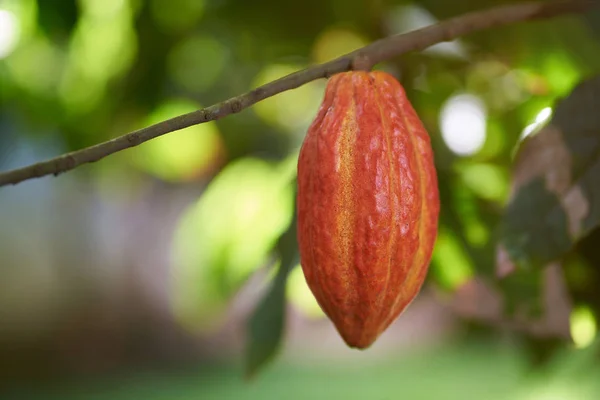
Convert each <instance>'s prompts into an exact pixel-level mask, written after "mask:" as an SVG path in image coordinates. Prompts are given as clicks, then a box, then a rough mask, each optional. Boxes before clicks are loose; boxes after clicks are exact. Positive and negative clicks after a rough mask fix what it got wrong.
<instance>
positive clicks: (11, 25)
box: [0, 9, 20, 60]
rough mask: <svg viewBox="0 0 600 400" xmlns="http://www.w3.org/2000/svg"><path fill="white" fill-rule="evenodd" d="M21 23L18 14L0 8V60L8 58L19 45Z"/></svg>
mask: <svg viewBox="0 0 600 400" xmlns="http://www.w3.org/2000/svg"><path fill="white" fill-rule="evenodd" d="M19 36H20V24H19V20H18V19H17V16H16V15H15V14H13V13H12V12H10V11H8V10H2V9H0V60H1V59H3V58H6V57H7V56H8V55H9V54H10V53H12V51H13V50H14V49H15V47H17V43H18V42H19Z"/></svg>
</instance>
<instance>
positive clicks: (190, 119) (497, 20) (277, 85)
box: [0, 0, 596, 186]
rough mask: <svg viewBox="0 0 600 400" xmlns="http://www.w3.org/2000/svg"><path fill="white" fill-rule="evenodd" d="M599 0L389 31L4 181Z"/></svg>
mask: <svg viewBox="0 0 600 400" xmlns="http://www.w3.org/2000/svg"><path fill="white" fill-rule="evenodd" d="M594 4H596V3H595V1H594V0H572V1H567V0H559V1H551V2H531V3H521V4H515V5H508V6H501V7H496V8H491V9H488V10H484V11H476V12H472V13H468V14H465V15H462V16H459V17H455V18H452V19H449V20H446V21H443V22H441V23H438V24H436V25H432V26H429V27H426V28H422V29H418V30H415V31H413V32H409V33H407V34H403V35H395V36H390V37H387V38H385V39H381V40H378V41H375V42H373V43H371V44H369V45H368V46H365V47H363V48H361V49H358V50H356V51H354V52H352V53H349V54H346V55H344V56H342V57H339V58H336V59H335V60H332V61H330V62H327V63H324V64H320V65H315V66H313V67H310V68H307V69H304V70H301V71H298V72H295V73H293V74H290V75H288V76H285V77H283V78H281V79H278V80H275V81H273V82H270V83H267V84H266V85H263V86H261V87H259V88H256V89H254V90H252V91H250V92H248V93H245V94H242V95H240V96H236V97H233V98H231V99H229V100H226V101H223V102H221V103H218V104H215V105H212V106H210V107H206V108H203V109H201V110H197V111H194V112H191V113H188V114H184V115H180V116H178V117H175V118H171V119H169V120H166V121H163V122H160V123H158V124H156V125H152V126H149V127H147V128H143V129H139V130H137V131H134V132H131V133H128V134H126V135H123V136H120V137H117V138H115V139H112V140H109V141H107V142H104V143H100V144H97V145H94V146H91V147H88V148H85V149H82V150H77V151H73V152H71V153H67V154H64V155H61V156H59V157H56V158H53V159H50V160H48V161H43V162H40V163H37V164H33V165H29V166H26V167H23V168H18V169H14V170H11V171H7V172H4V173H0V186H5V185H8V184H16V183H19V182H22V181H24V180H27V179H32V178H37V177H41V176H45V175H51V174H53V175H58V174H60V173H62V172H65V171H69V170H72V169H74V168H76V167H78V166H79V165H82V164H86V163H91V162H94V161H98V160H101V159H102V158H104V157H106V156H108V155H110V154H113V153H116V152H118V151H121V150H124V149H127V148H129V147H134V146H137V145H139V144H141V143H144V142H146V141H148V140H150V139H154V138H156V137H158V136H161V135H164V134H166V133H169V132H174V131H177V130H180V129H183V128H187V127H189V126H192V125H197V124H201V123H204V122H208V121H214V120H217V119H220V118H223V117H225V116H227V115H230V114H234V113H238V112H240V111H242V110H243V109H245V108H248V107H250V106H252V105H253V104H255V103H257V102H259V101H261V100H264V99H266V98H268V97H271V96H274V95H276V94H278V93H281V92H284V91H286V90H290V89H295V88H297V87H299V86H302V85H304V84H306V83H308V82H311V81H314V80H316V79H320V78H327V77H329V76H331V75H333V74H336V73H339V72H344V71H348V70H350V69H352V68H353V67H354V66H355V65H357V64H360V65H364V64H370V65H375V64H377V63H380V62H382V61H385V60H389V59H391V58H393V57H396V56H399V55H401V54H404V53H407V52H409V51H416V50H423V49H426V48H427V47H429V46H432V45H434V44H437V43H440V42H444V41H448V40H452V39H455V38H457V37H459V36H462V35H466V34H469V33H473V32H476V31H480V30H483V29H489V28H493V27H497V26H502V25H507V24H510V23H514V22H519V21H525V20H532V19H539V18H549V17H552V16H555V15H559V14H568V13H576V12H582V11H584V10H587V9H589V8H591V7H592V6H593V5H594Z"/></svg>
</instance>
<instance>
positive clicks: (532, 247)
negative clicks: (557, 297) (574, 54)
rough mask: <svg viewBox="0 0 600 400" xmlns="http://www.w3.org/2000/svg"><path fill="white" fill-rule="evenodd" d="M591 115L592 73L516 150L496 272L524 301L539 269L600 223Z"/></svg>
mask: <svg viewBox="0 0 600 400" xmlns="http://www.w3.org/2000/svg"><path fill="white" fill-rule="evenodd" d="M598 110H600V76H599V77H595V78H592V79H589V80H587V81H584V82H582V83H581V84H579V85H578V86H577V87H576V88H575V89H574V90H573V91H572V92H571V94H570V95H569V96H568V97H567V98H565V99H563V100H561V101H560V102H559V103H558V104H557V106H556V109H555V111H554V117H553V118H552V120H551V122H550V124H549V125H547V126H546V127H544V128H543V129H542V130H541V131H540V132H539V133H538V134H536V135H534V136H532V137H528V138H526V139H525V140H524V142H523V143H522V145H521V147H520V149H519V151H518V153H517V157H516V161H515V167H514V171H513V187H512V195H511V200H510V202H509V204H508V206H507V208H506V211H505V214H504V217H503V220H502V222H501V225H500V229H499V232H500V235H499V236H500V240H499V244H500V246H499V256H498V260H499V261H498V263H497V266H496V267H497V272H498V274H499V275H500V276H503V277H508V278H507V279H506V282H505V283H507V284H510V282H512V283H513V284H510V286H514V287H513V289H515V290H516V291H517V292H519V293H524V292H527V291H528V292H529V293H528V295H527V296H529V300H531V295H532V293H531V291H532V290H535V291H537V292H538V293H537V294H536V295H539V289H540V284H539V282H540V279H541V274H540V271H541V270H542V268H543V267H545V266H547V265H548V264H549V263H551V262H554V261H558V260H560V259H561V258H562V257H564V256H565V255H566V254H567V253H568V252H569V251H570V250H571V249H572V248H573V246H574V245H575V244H576V243H577V242H578V241H579V240H581V239H583V238H584V237H585V236H586V235H587V234H589V233H590V232H591V231H592V230H593V229H594V228H595V227H597V226H598V225H600V185H598V184H597V183H598V182H600V113H599V112H598ZM519 288H520V289H524V288H526V289H527V290H520V289H519ZM536 288H537V289H536ZM512 294H513V293H512V292H511V295H512ZM537 297H538V298H539V296H537Z"/></svg>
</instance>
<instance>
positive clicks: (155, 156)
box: [131, 99, 223, 181]
mask: <svg viewBox="0 0 600 400" xmlns="http://www.w3.org/2000/svg"><path fill="white" fill-rule="evenodd" d="M199 108H201V107H200V106H199V105H198V104H195V103H194V102H192V101H188V100H185V99H175V100H168V101H166V102H164V103H163V104H162V105H160V106H159V107H158V108H157V109H156V110H155V111H154V112H153V113H152V114H151V115H150V117H149V118H148V119H147V120H146V121H145V125H146V126H148V125H152V124H155V123H158V122H160V121H164V120H166V119H169V118H173V117H176V116H178V115H181V114H185V113H188V112H191V111H195V110H197V109H199ZM222 150H223V149H222V143H221V139H220V136H219V131H218V129H217V125H216V124H215V123H214V122H207V123H204V124H200V125H195V126H191V127H189V128H185V129H182V130H179V131H176V132H171V133H169V134H167V135H163V136H160V137H158V138H155V139H153V140H150V141H148V142H146V143H143V144H141V145H140V146H138V147H136V148H135V149H131V152H132V153H133V158H132V159H133V161H134V163H135V164H136V165H137V166H138V167H140V168H141V169H143V170H144V171H146V172H149V173H151V174H153V175H155V176H157V177H159V178H161V179H164V180H166V181H181V180H189V179H193V178H195V177H198V176H200V175H201V174H202V173H203V172H205V171H206V169H207V168H208V167H210V166H211V164H213V163H214V162H215V161H216V160H217V159H218V158H219V156H220V155H221V154H222Z"/></svg>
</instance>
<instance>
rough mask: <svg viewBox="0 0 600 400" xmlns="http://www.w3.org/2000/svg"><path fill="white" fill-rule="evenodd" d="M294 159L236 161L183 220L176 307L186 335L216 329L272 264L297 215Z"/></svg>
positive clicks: (175, 270)
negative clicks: (252, 279) (254, 277)
mask: <svg viewBox="0 0 600 400" xmlns="http://www.w3.org/2000/svg"><path fill="white" fill-rule="evenodd" d="M295 160H296V158H295V156H294V157H290V158H289V159H288V160H285V161H284V162H282V163H279V164H272V163H268V162H266V161H264V160H260V159H255V158H243V159H239V160H237V161H235V162H232V163H230V164H228V165H227V167H226V168H225V169H223V170H222V171H221V172H220V173H219V175H218V176H217V177H215V178H214V179H213V181H212V182H211V183H210V185H209V186H208V188H207V189H206V191H205V192H204V193H203V195H202V196H201V197H200V199H199V201H198V202H197V203H195V204H193V205H192V206H191V207H190V208H189V210H188V211H187V212H186V213H184V215H183V216H182V218H181V222H180V225H179V227H178V230H177V232H176V235H175V243H174V260H173V263H174V266H173V278H174V279H173V308H174V311H175V315H176V317H177V318H178V320H179V322H180V323H181V324H182V325H184V326H185V327H187V328H188V329H190V330H192V331H206V330H210V329H212V328H214V327H215V326H216V323H218V322H219V319H220V318H221V317H222V315H223V314H224V311H225V307H226V306H227V302H228V301H229V299H230V298H231V296H233V294H234V293H235V292H236V291H237V290H238V289H239V288H240V287H241V286H242V285H243V284H244V282H245V281H246V279H247V278H248V277H249V276H250V275H251V274H252V273H253V272H254V271H255V270H256V269H257V268H259V267H261V266H264V265H267V263H269V262H270V260H269V257H270V253H271V252H272V251H273V248H274V246H275V244H276V242H277V239H278V237H279V236H280V235H281V234H282V233H283V232H285V229H286V227H287V226H288V225H289V223H290V220H291V219H292V215H293V213H294V208H293V193H294V188H293V184H292V181H293V176H294V175H293V174H294V172H295Z"/></svg>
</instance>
